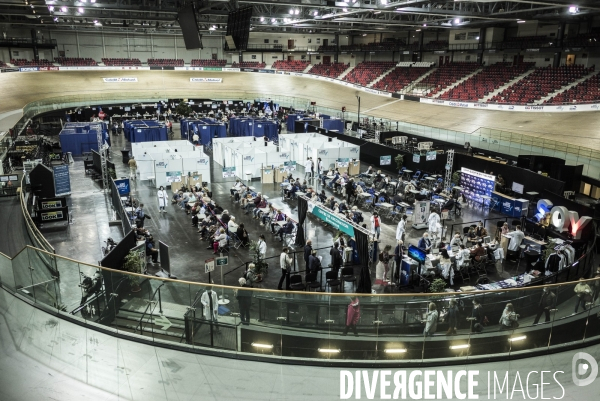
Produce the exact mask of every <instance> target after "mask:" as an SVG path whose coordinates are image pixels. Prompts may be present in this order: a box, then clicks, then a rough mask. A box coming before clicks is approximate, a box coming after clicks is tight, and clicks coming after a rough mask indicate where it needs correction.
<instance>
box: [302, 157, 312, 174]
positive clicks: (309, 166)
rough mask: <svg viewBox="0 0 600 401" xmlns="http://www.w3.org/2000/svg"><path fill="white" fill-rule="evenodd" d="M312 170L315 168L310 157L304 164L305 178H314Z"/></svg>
mask: <svg viewBox="0 0 600 401" xmlns="http://www.w3.org/2000/svg"><path fill="white" fill-rule="evenodd" d="M312 168H313V162H312V160H311V159H310V157H307V158H306V161H305V162H304V178H305V179H306V178H308V179H310V178H311V176H312Z"/></svg>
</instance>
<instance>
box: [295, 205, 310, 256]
mask: <svg viewBox="0 0 600 401" xmlns="http://www.w3.org/2000/svg"><path fill="white" fill-rule="evenodd" d="M307 212H308V202H307V201H306V199H303V198H302V197H300V196H299V197H298V231H297V233H296V243H295V245H297V246H304V245H305V242H306V240H305V239H304V220H306V213H307Z"/></svg>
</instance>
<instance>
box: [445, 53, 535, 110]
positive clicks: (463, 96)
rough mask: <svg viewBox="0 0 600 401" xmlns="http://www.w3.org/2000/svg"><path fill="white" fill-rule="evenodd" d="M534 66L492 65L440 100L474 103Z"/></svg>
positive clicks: (503, 63)
mask: <svg viewBox="0 0 600 401" xmlns="http://www.w3.org/2000/svg"><path fill="white" fill-rule="evenodd" d="M534 66H535V63H521V64H518V65H515V66H513V65H512V63H509V62H500V63H496V64H493V65H491V66H489V67H486V68H484V69H483V71H480V72H478V73H477V74H475V75H473V76H472V77H470V78H469V79H467V80H466V81H464V82H461V83H460V84H459V85H457V86H456V87H454V88H452V89H450V90H449V91H448V92H446V93H443V94H442V95H441V96H440V99H444V100H450V99H452V100H462V101H467V102H476V101H477V100H479V99H482V98H484V97H485V96H487V95H488V94H490V93H491V92H493V91H495V90H496V89H498V88H500V87H501V86H502V85H505V84H506V83H507V82H509V81H510V80H512V79H515V78H516V77H518V76H519V75H521V74H523V73H524V72H525V71H527V70H529V69H531V68H533V67H534Z"/></svg>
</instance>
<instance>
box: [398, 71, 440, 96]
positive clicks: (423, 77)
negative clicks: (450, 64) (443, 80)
mask: <svg viewBox="0 0 600 401" xmlns="http://www.w3.org/2000/svg"><path fill="white" fill-rule="evenodd" d="M436 70H437V67H435V68H432V69H431V70H429V71H427V72H426V73H425V74H423V75H421V76H420V77H419V78H417V79H415V80H414V81H413V82H412V83H410V84H409V85H408V86H407V87H406V88H404V93H410V92H411V91H412V90H413V89H414V87H415V85H416V84H418V83H419V82H421V81H422V80H424V79H425V78H427V77H428V76H430V75H431V74H433V72H434V71H436Z"/></svg>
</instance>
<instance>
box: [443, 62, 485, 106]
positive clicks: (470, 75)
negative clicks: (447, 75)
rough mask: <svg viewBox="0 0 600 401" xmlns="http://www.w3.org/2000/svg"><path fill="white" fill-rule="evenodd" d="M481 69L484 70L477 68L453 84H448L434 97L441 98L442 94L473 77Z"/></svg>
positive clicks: (481, 69)
mask: <svg viewBox="0 0 600 401" xmlns="http://www.w3.org/2000/svg"><path fill="white" fill-rule="evenodd" d="M481 71H483V68H478V69H477V70H475V71H474V72H472V73H471V74H469V75H467V76H464V77H462V78H460V79H459V80H458V81H456V82H454V83H453V84H452V85H450V86H447V87H446V89H444V90H443V91H441V92H438V93H437V94H436V95H435V96H433V98H434V99H435V98H439V97H440V96H442V94H443V93H446V92H448V91H449V90H451V89H454V88H456V87H457V86H458V85H460V84H461V83H463V82H465V81H466V80H467V79H469V78H471V77H472V76H474V75H476V74H479V73H480V72H481Z"/></svg>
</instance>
